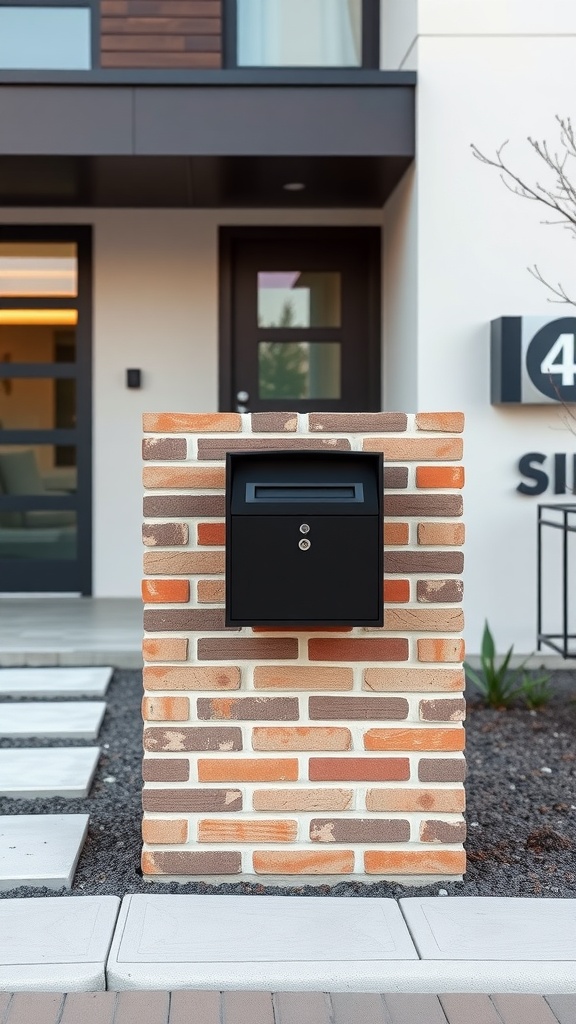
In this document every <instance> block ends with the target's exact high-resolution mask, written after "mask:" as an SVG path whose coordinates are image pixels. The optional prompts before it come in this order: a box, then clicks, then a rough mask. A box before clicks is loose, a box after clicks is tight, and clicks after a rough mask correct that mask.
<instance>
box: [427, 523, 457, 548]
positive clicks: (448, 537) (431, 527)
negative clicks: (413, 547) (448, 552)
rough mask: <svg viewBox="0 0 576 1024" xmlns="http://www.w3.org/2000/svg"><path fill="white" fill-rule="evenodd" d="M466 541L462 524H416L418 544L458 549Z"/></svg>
mask: <svg viewBox="0 0 576 1024" xmlns="http://www.w3.org/2000/svg"><path fill="white" fill-rule="evenodd" d="M465 539H466V527H465V526H464V523H418V543H419V544H432V545H435V546H436V547H443V546H446V545H452V546H454V547H460V546H461V545H462V544H463V543H464V541H465Z"/></svg>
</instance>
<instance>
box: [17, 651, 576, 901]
mask: <svg viewBox="0 0 576 1024" xmlns="http://www.w3.org/2000/svg"><path fill="white" fill-rule="evenodd" d="M140 700H141V677H140V673H139V672H128V671H117V672H116V673H115V674H114V678H113V680H112V683H111V684H110V688H109V691H108V696H107V703H108V708H107V712H106V716H105V719H104V724H103V727H102V730H101V734H100V739H99V743H100V745H101V746H102V756H101V759H100V763H99V766H98V771H97V775H96V778H95V782H94V785H93V787H92V791H91V793H90V796H89V797H88V799H86V800H64V799H54V798H52V799H49V800H33V801H23V800H0V814H40V813H74V812H76V813H78V812H83V813H86V812H88V813H89V814H90V825H89V831H88V838H87V842H86V845H85V847H84V850H83V853H82V855H81V858H80V862H79V865H78V870H77V872H76V877H75V879H74V885H73V888H72V891H71V894H72V895H82V894H84V895H87V894H110V893H112V894H115V895H118V896H123V895H124V894H125V893H127V892H147V893H152V892H158V893H167V892H176V893H246V894H257V895H261V894H276V895H287V896H292V895H310V896H316V895H317V896H323V895H330V896H394V897H398V896H401V895H410V894H413V895H415V894H418V895H435V894H437V893H438V892H439V891H442V893H443V894H444V893H446V892H447V893H448V894H449V895H451V896H556V897H558V896H570V897H576V828H575V826H576V744H575V742H574V741H575V738H576V672H559V673H555V674H554V696H553V698H552V700H551V701H550V703H549V704H548V705H547V706H546V707H545V708H543V709H542V710H539V711H537V712H534V711H529V710H527V709H525V708H522V707H515V708H513V709H512V710H510V711H492V710H490V709H487V708H484V707H482V706H481V705H480V704H479V702H478V700H477V699H476V698H475V697H474V696H473V695H471V699H470V701H469V709H468V722H467V761H468V781H467V784H466V785H467V793H468V811H467V815H466V817H467V821H468V842H467V850H468V865H469V866H468V872H467V874H466V877H465V880H464V881H463V882H450V883H438V882H435V883H434V884H432V885H430V886H426V887H425V888H418V889H412V888H406V887H405V886H399V885H396V884H394V883H390V882H374V883H372V884H365V883H363V882H356V881H354V882H352V881H345V880H344V881H337V880H336V879H335V880H334V881H335V884H334V885H332V886H330V885H315V886H314V885H298V884H297V881H296V880H295V884H294V885H293V886H290V887H280V886H271V885H266V884H265V878H263V879H262V882H261V883H257V884H251V883H248V882H233V881H231V882H226V883H223V884H222V885H218V886H211V885H207V884H206V883H205V882H202V881H198V882H191V883H188V884H186V885H180V884H178V883H171V884H161V883H150V882H145V881H144V880H143V879H142V876H141V874H140V870H139V859H140V818H141V810H140V806H141V804H140V799H141V798H140V794H141V776H140V765H141V731H142V723H141V718H140ZM56 745H62V746H70V745H72V744H70V743H61V744H57V743H54V742H53V741H50V742H45V743H44V742H42V741H34V742H20V743H18V742H13V741H9V740H0V746H2V747H15V746H39V747H40V746H56ZM78 745H84V744H82V743H79V744H78ZM42 895H46V896H50V895H54V892H53V891H52V890H47V889H36V888H20V889H15V890H11V891H10V892H3V893H0V897H4V898H6V897H11V896H42Z"/></svg>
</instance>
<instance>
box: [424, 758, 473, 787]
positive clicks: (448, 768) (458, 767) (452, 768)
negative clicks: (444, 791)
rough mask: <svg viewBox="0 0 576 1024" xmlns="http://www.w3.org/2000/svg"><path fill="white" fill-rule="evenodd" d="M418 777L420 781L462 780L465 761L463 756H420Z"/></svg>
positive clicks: (464, 776)
mask: <svg viewBox="0 0 576 1024" xmlns="http://www.w3.org/2000/svg"><path fill="white" fill-rule="evenodd" d="M418 778H419V780H420V782H464V779H465V778H466V762H465V760H464V758H463V757H421V758H420V761H419V762H418Z"/></svg>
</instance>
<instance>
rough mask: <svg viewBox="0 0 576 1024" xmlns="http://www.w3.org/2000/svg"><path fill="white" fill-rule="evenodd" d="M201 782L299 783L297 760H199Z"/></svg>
mask: <svg viewBox="0 0 576 1024" xmlns="http://www.w3.org/2000/svg"><path fill="white" fill-rule="evenodd" d="M198 781H199V782H297V781H298V761H297V760H296V759H295V758H282V757H276V758H260V757H252V758H234V759H231V758H230V759H228V758H226V759H224V758H218V759H216V758H214V759H212V758H211V759H204V758H199V759H198Z"/></svg>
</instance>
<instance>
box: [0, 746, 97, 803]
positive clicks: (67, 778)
mask: <svg viewBox="0 0 576 1024" xmlns="http://www.w3.org/2000/svg"><path fill="white" fill-rule="evenodd" d="M99 757H100V747H55V748H47V747H35V748H33V747H25V748H22V747H20V748H17V749H15V748H12V749H10V748H5V749H3V750H0V796H5V797H12V798H13V799H16V798H24V799H27V800H29V799H31V798H34V797H48V796H63V797H70V798H72V797H75V798H79V799H83V798H84V797H86V796H88V793H89V791H90V786H91V785H92V779H93V778H94V773H95V771H96V766H97V764H98V758H99Z"/></svg>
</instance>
